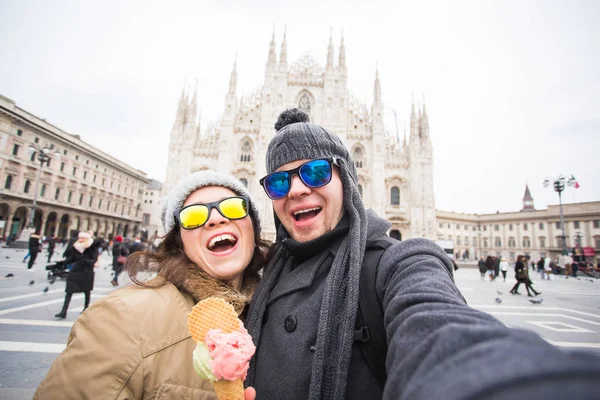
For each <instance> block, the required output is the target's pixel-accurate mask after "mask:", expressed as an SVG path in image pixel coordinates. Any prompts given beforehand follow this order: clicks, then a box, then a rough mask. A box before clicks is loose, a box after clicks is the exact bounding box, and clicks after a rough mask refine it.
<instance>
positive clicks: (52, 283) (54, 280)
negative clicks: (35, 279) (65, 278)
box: [50, 277, 56, 285]
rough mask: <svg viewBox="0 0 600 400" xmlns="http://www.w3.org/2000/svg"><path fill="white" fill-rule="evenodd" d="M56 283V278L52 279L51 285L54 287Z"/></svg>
mask: <svg viewBox="0 0 600 400" xmlns="http://www.w3.org/2000/svg"><path fill="white" fill-rule="evenodd" d="M54 282H56V278H55V277H52V279H50V284H51V285H54Z"/></svg>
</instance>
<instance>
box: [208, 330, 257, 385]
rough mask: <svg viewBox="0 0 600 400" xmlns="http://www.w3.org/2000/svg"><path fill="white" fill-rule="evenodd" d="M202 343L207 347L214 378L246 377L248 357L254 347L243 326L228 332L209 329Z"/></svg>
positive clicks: (252, 352) (250, 356) (254, 349)
mask: <svg viewBox="0 0 600 400" xmlns="http://www.w3.org/2000/svg"><path fill="white" fill-rule="evenodd" d="M204 343H205V344H206V346H207V347H208V352H209V354H210V358H211V361H210V365H211V368H212V371H213V374H214V375H215V378H217V379H219V380H220V379H226V380H229V381H233V380H236V379H242V380H244V379H246V373H247V372H248V365H249V362H250V358H252V356H253V355H254V352H255V351H256V347H255V346H254V343H252V337H251V336H250V335H249V334H248V331H247V330H246V329H245V328H243V327H242V328H240V330H239V331H233V332H230V333H224V332H223V331H221V330H220V329H211V330H209V331H208V333H207V334H206V337H205V338H204Z"/></svg>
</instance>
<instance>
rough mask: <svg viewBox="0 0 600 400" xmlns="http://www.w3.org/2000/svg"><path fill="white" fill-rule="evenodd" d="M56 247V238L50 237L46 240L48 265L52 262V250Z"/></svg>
mask: <svg viewBox="0 0 600 400" xmlns="http://www.w3.org/2000/svg"><path fill="white" fill-rule="evenodd" d="M55 247H56V236H54V235H52V236H50V237H49V238H48V264H49V263H51V262H52V256H53V255H54V248H55Z"/></svg>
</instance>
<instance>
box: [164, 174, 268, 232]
mask: <svg viewBox="0 0 600 400" xmlns="http://www.w3.org/2000/svg"><path fill="white" fill-rule="evenodd" d="M206 186H221V187H225V188H228V189H231V190H232V191H233V192H234V193H235V194H237V195H238V196H246V197H248V198H249V199H250V217H251V218H252V220H253V221H254V230H255V232H254V234H255V235H256V236H257V237H260V219H259V217H258V210H257V208H256V205H255V203H254V201H253V199H252V196H251V195H250V192H248V189H246V187H245V186H244V185H243V184H242V182H240V181H239V180H238V179H237V178H234V177H233V176H231V175H228V174H224V173H222V172H217V171H199V172H195V173H193V174H192V175H189V176H188V177H187V178H184V179H182V180H181V181H179V182H178V183H177V184H176V185H175V187H174V188H173V189H171V191H170V192H169V194H168V195H167V197H166V199H164V204H163V208H162V212H161V216H160V218H161V221H162V224H163V229H164V230H165V234H167V233H169V232H170V231H171V229H173V227H174V226H175V224H176V223H177V222H176V220H175V216H174V212H175V210H178V209H180V208H181V207H183V203H184V202H185V199H187V197H188V196H189V195H190V194H192V193H193V192H195V191H196V190H198V189H200V188H203V187H206Z"/></svg>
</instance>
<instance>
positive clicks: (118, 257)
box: [110, 235, 129, 286]
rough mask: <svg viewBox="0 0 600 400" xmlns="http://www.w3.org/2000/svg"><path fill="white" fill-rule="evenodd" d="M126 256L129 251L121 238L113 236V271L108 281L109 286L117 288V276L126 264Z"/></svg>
mask: <svg viewBox="0 0 600 400" xmlns="http://www.w3.org/2000/svg"><path fill="white" fill-rule="evenodd" d="M128 255H129V249H128V248H127V246H126V245H125V243H123V237H122V236H121V235H117V236H115V240H114V243H113V248H112V258H113V260H112V269H113V271H114V275H113V278H112V279H111V281H110V283H111V285H113V286H119V275H120V274H121V272H122V271H123V267H124V266H125V263H126V262H127V256H128Z"/></svg>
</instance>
